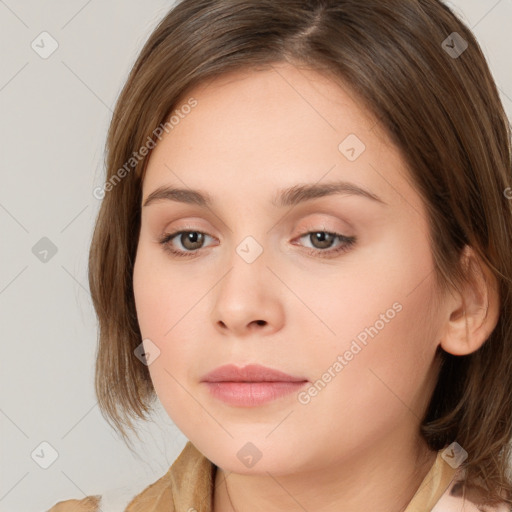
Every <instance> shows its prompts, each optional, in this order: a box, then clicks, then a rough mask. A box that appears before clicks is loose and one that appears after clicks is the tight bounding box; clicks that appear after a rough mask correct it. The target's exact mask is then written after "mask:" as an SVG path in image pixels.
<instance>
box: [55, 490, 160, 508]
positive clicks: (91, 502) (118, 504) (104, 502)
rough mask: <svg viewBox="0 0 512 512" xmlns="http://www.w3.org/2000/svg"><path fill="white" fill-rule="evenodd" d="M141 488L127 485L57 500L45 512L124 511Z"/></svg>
mask: <svg viewBox="0 0 512 512" xmlns="http://www.w3.org/2000/svg"><path fill="white" fill-rule="evenodd" d="M153 485H154V484H153ZM150 487H151V486H150ZM143 488H144V486H143V485H142V486H141V485H140V484H136V485H127V486H124V487H118V488H115V489H109V490H108V491H106V492H103V493H101V494H97V495H94V496H92V495H91V496H86V497H85V498H82V499H69V500H64V501H59V502H58V503H56V504H55V505H54V506H53V507H52V508H50V509H49V510H47V511H46V512H125V510H126V507H127V505H128V504H129V503H130V502H131V501H132V500H133V499H134V497H136V496H137V495H138V494H139V493H140V492H141V489H143Z"/></svg>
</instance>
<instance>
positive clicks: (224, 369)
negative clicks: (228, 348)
mask: <svg viewBox="0 0 512 512" xmlns="http://www.w3.org/2000/svg"><path fill="white" fill-rule="evenodd" d="M306 380H307V379H304V378H303V377H294V376H293V375H288V374H287V373H284V372H281V371H279V370H274V369H273V368H268V367H267V366H261V365H259V364H249V365H247V366H244V367H241V368H240V367H238V366H235V365H234V364H227V365H224V366H219V367H218V368H215V369H214V370H213V371H211V372H209V373H207V374H206V375H204V376H203V378H202V379H201V381H202V382H304V381H306Z"/></svg>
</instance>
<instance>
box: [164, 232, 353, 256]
mask: <svg viewBox="0 0 512 512" xmlns="http://www.w3.org/2000/svg"><path fill="white" fill-rule="evenodd" d="M184 233H200V234H202V235H206V236H210V235H208V234H206V233H203V232H202V231H196V230H192V229H190V230H181V231H175V232H173V233H164V234H163V235H162V236H161V237H160V238H159V239H158V242H159V243H160V244H161V245H162V246H163V249H164V251H165V252H167V253H169V254H171V255H172V256H176V257H178V258H192V257H194V256H195V255H196V254H197V253H198V252H199V251H200V250H201V249H195V250H194V251H178V250H176V249H173V248H172V247H171V245H170V244H169V242H171V241H172V239H173V238H175V237H176V236H178V235H182V234H184ZM316 233H326V234H329V235H334V236H335V237H336V238H337V239H339V240H340V241H342V242H343V245H340V246H339V247H338V248H336V249H327V250H322V249H311V248H310V247H306V252H307V253H308V254H309V255H312V256H318V255H319V254H320V257H321V258H334V257H336V256H337V255H339V254H342V253H345V252H348V251H349V250H350V249H351V248H352V247H353V246H354V245H355V243H356V241H357V237H355V236H345V235H342V234H341V233H334V232H332V231H325V230H316V231H308V232H307V233H304V234H303V235H301V236H299V237H298V238H299V239H301V238H304V237H305V236H309V235H313V234H316ZM212 238H213V237H212Z"/></svg>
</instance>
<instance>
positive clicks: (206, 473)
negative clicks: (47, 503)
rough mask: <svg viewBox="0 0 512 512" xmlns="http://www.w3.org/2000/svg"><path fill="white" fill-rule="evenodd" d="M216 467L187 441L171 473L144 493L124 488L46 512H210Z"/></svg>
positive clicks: (67, 502) (140, 490) (70, 502)
mask: <svg viewBox="0 0 512 512" xmlns="http://www.w3.org/2000/svg"><path fill="white" fill-rule="evenodd" d="M214 474H215V466H214V465H213V464H212V463H211V462H210V461H209V460H208V459H207V458H206V457H205V456H204V455H203V454H202V453H201V452H200V451H199V450H198V449H197V448H196V447H195V446H194V445H193V444H192V443H191V442H190V441H188V442H187V444H186V445H185V447H184V448H183V450H182V452H181V453H180V454H179V456H178V458H177V459H176V460H175V461H174V463H173V464H172V466H171V467H170V469H169V470H168V471H167V473H166V474H164V475H163V476H162V477H161V478H159V479H158V480H157V481H155V482H154V483H152V484H151V485H149V486H147V487H145V488H144V487H142V489H141V488H140V487H139V488H137V489H136V488H134V487H133V486H128V487H123V488H122V489H116V490H114V491H109V492H107V493H104V494H100V495H96V496H87V497H85V498H83V499H80V500H77V499H74V500H66V501H59V502H58V503H56V504H55V505H54V506H53V507H52V508H51V509H49V510H47V511H46V512H147V511H148V510H152V511H154V512H160V511H162V512H163V511H165V512H173V511H174V510H189V509H194V508H195V509H196V510H209V506H210V503H211V499H212V496H213V482H214V480H213V476H214Z"/></svg>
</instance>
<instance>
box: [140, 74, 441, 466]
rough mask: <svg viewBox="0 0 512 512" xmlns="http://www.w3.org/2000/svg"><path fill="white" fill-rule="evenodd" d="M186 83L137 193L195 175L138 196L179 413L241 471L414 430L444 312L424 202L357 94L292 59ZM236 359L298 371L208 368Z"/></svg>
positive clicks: (149, 319) (215, 455) (159, 373)
mask: <svg viewBox="0 0 512 512" xmlns="http://www.w3.org/2000/svg"><path fill="white" fill-rule="evenodd" d="M187 98H195V100H196V101H197V104H196V105H195V106H194V107H193V108H192V109H189V108H187V109H183V111H182V112H185V111H186V112H189V113H188V114H186V115H182V116H181V117H180V120H179V123H177V124H175V126H174V128H173V129H172V130H171V131H169V133H168V134H166V135H165V136H164V137H163V138H162V140H161V141H160V142H159V143H158V144H157V146H156V148H155V149H154V151H153V153H152V155H151V158H150V161H149V164H148V167H147V173H146V175H145V178H144V183H143V201H142V202H143V205H144V204H145V203H146V201H147V199H148V197H149V196H151V195H152V194H153V192H155V190H157V189H159V188H160V187H169V188H172V189H182V190H183V191H182V192H179V193H178V192H176V193H171V192H169V191H168V192H167V194H163V196H164V197H162V195H161V196H160V198H159V199H154V200H152V201H150V202H149V203H148V204H146V205H144V206H142V218H141V231H140V238H139V244H138V249H137V255H136V261H135V269H134V293H135V300H136V308H137V315H138V320H139V325H140V329H141V333H142V337H143V338H144V339H145V341H144V348H145V349H146V350H147V352H149V353H150V356H149V361H150V364H149V371H150V374H151V378H152V381H153V384H154V387H155V390H156V393H157V395H158V397H159V399H160V401H161V402H162V404H163V406H164V408H165V409H166V410H167V412H168V414H169V416H170V417H171V419H172V420H173V422H174V423H175V424H176V425H177V426H178V428H180V430H181V431H182V432H183V433H184V434H185V436H186V437H187V438H188V439H190V440H191V441H192V442H193V443H194V444H195V446H196V447H197V448H198V449H199V450H200V451H202V452H203V453H204V454H205V455H206V456H207V457H208V458H209V459H210V460H212V461H213V462H214V463H215V464H216V465H218V466H220V467H222V468H224V469H228V470H230V471H237V472H239V473H243V472H245V473H251V472H253V473H254V472H257V473H260V472H261V473H263V472H265V471H271V472H272V473H273V474H275V475H278V474H282V473H289V472H293V471H299V470H300V468H305V467H306V466H307V467H308V469H314V468H319V467H325V466H326V465H327V464H329V463H332V464H338V463H339V462H340V461H341V460H346V461H348V460H355V459H357V457H359V456H362V454H363V453H366V454H367V455H368V453H369V452H375V451H380V453H388V454H389V453H390V452H391V451H392V450H397V449H400V448H399V447H400V446H402V447H403V448H404V449H408V447H409V448H410V445H412V444H414V443H416V444H418V443H419V438H418V436H417V431H418V425H419V423H420V418H421V417H422V413H423V410H424V408H425V407H426V405H427V403H428V399H429V396H430V393H431V392H432V390H433V386H434V384H435V377H436V375H437V373H436V372H437V365H435V364H434V356H435V350H436V347H437V345H438V343H439V339H438V337H439V336H438V335H439V333H440V329H441V326H442V323H441V321H442V318H441V313H440V311H441V309H436V308H435V307H434V302H433V301H434V299H435V292H436V290H435V287H434V267H433V260H432V256H431V250H430V246H429V238H428V225H427V219H426V213H425V210H424V207H423V204H422V202H421V200H420V198H419V196H418V194H417V193H416V192H415V190H414V189H413V188H411V185H410V184H409V183H408V181H407V173H408V171H407V169H406V167H405V164H404V162H403V160H402V158H401V156H400V154H399V152H398V151H397V150H396V149H395V147H394V146H392V145H391V144H390V143H389V141H388V140H387V139H386V137H385V136H384V135H383V134H382V133H381V131H380V128H381V126H380V124H378V123H376V120H375V119H373V118H372V117H371V116H370V115H369V114H367V113H366V111H365V110H364V109H363V108H362V107H361V105H360V104H359V103H357V102H355V98H354V95H353V94H351V93H350V92H349V91H348V90H343V89H341V88H340V87H339V86H338V85H336V84H335V83H334V82H331V81H329V80H328V79H327V78H325V77H323V76H322V75H319V74H317V73H315V72H313V71H309V70H308V71H305V70H300V71H299V70H298V69H297V68H295V67H293V66H291V65H289V64H279V65H275V66H274V67H273V69H271V70H268V71H258V72H256V71H252V72H245V73H235V74H231V75H225V76H223V77H221V78H217V79H216V80H214V81H212V82H211V83H209V84H208V85H201V86H200V87H198V88H196V89H194V90H192V91H190V94H189V95H188V96H187ZM177 108H178V110H179V105H178V106H177ZM342 182H346V183H350V184H352V185H351V186H353V187H356V186H357V187H360V188H361V189H364V190H366V191H367V192H368V194H365V193H360V192H357V193H356V192H355V188H354V189H353V190H352V191H351V190H350V188H348V189H343V188H341V187H340V183H342ZM328 185H331V186H332V188H331V193H328V191H329V189H328V188H327V186H328ZM302 187H304V188H302ZM336 187H340V188H339V190H338V191H336ZM199 194H201V196H204V197H207V198H208V199H209V202H206V201H205V200H203V199H200V196H199ZM372 195H373V196H376V197H378V198H380V199H379V200H377V199H375V198H372V197H371V196H372ZM179 231H186V232H188V234H187V233H185V234H182V235H180V234H178V235H177V236H174V238H172V239H170V240H169V239H168V241H167V243H166V245H165V246H164V245H162V244H161V243H159V240H160V239H163V238H164V237H165V235H166V234H172V233H175V232H179ZM331 233H335V234H336V235H343V236H342V237H341V236H333V235H331ZM344 237H347V239H345V238H344ZM347 240H352V243H350V242H349V241H347ZM167 249H170V250H175V251H178V252H179V253H182V254H184V255H185V256H186V257H180V256H177V255H173V254H172V253H171V252H170V251H169V250H167ZM155 356H156V357H155ZM141 364H142V363H141ZM226 364H232V365H236V366H238V367H243V366H245V365H248V364H258V365H263V366H266V367H270V368H272V369H275V370H279V371H281V372H285V373H286V374H289V375H291V376H293V377H296V378H297V379H298V380H299V381H301V382H299V383H295V384H290V383H288V384H283V383H281V384H277V383H274V384H269V383H266V384H262V383H260V384H254V383H253V384H248V383H242V384H240V383H239V384H233V383H232V382H231V384H229V383H227V384H212V383H206V382H204V381H203V378H204V377H205V375H206V374H207V373H209V372H211V371H212V370H214V369H215V368H217V367H219V366H222V365H226ZM255 379H256V380H258V377H255ZM259 379H260V381H261V378H259ZM227 380H229V379H227ZM283 390H284V394H280V393H281V392H283ZM272 393H276V394H275V395H274V399H271V398H270V399H269V394H270V395H271V394H272ZM230 397H231V399H230ZM253 468H254V469H253Z"/></svg>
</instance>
